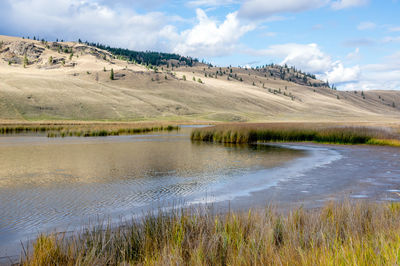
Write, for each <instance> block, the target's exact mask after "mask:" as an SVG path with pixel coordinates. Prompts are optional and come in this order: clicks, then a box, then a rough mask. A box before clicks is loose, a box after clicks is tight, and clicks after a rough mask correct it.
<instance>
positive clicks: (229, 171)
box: [0, 128, 305, 249]
mask: <svg viewBox="0 0 400 266" xmlns="http://www.w3.org/2000/svg"><path fill="white" fill-rule="evenodd" d="M190 130H191V129H188V128H186V129H182V130H181V131H180V132H179V133H176V132H175V133H165V134H158V135H135V136H119V137H106V138H65V139H61V138H59V139H48V138H45V137H29V136H24V137H2V138H0V246H1V245H3V246H7V245H8V244H9V243H14V242H18V243H19V240H20V239H26V238H27V237H33V236H35V235H36V234H37V233H38V232H42V231H49V230H61V231H63V230H67V229H71V228H73V227H74V226H76V225H81V224H82V223H85V221H86V222H87V221H88V220H89V219H94V218H95V217H102V216H104V217H108V216H111V217H122V216H127V215H129V216H131V215H132V214H137V213H141V212H142V211H143V210H146V209H149V208H153V207H156V206H167V205H169V204H171V203H173V204H177V203H178V202H185V203H197V202H205V201H216V200H218V199H219V200H225V199H233V198H234V197H236V196H237V195H240V194H241V193H243V192H245V191H246V190H248V189H250V190H251V187H257V186H258V185H265V184H267V183H268V182H266V180H265V177H263V179H260V176H257V175H256V176H254V177H253V178H252V177H251V175H252V174H253V175H254V173H259V171H262V170H265V169H273V168H276V167H279V166H283V165H285V164H287V163H288V162H291V161H292V160H294V159H296V158H300V157H302V156H305V152H303V151H300V150H292V149H289V148H281V147H271V146H265V145H258V146H248V145H246V146H232V145H231V146H229V145H218V144H207V143H191V141H190V140H189V137H188V134H189V132H190ZM251 179H252V180H251ZM254 182H255V183H254ZM0 249H1V247H0ZM3 249H4V248H3Z"/></svg>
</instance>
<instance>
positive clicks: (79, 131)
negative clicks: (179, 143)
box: [0, 123, 179, 138]
mask: <svg viewBox="0 0 400 266" xmlns="http://www.w3.org/2000/svg"><path fill="white" fill-rule="evenodd" d="M173 130H179V126H178V125H164V124H149V123H147V124H146V123H143V124H139V123H137V124H129V123H87V124H84V123H71V124H69V123H43V124H40V123H39V124H5V125H2V126H0V135H12V134H31V133H33V134H44V135H46V136H47V137H51V138H54V137H100V136H119V135H132V134H139V133H148V132H156V131H173Z"/></svg>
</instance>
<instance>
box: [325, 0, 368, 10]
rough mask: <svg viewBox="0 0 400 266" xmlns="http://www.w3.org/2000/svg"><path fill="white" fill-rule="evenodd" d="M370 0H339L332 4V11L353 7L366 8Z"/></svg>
mask: <svg viewBox="0 0 400 266" xmlns="http://www.w3.org/2000/svg"><path fill="white" fill-rule="evenodd" d="M368 2H369V1H368V0H338V1H334V2H333V3H332V4H331V7H332V9H335V10H340V9H345V8H351V7H358V6H364V5H366V4H368Z"/></svg>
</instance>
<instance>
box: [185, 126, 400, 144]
mask: <svg viewBox="0 0 400 266" xmlns="http://www.w3.org/2000/svg"><path fill="white" fill-rule="evenodd" d="M399 136H400V135H399V134H397V133H395V132H394V131H393V132H392V131H389V130H387V129H379V128H372V127H360V126H352V127H343V126H340V127H339V126H336V127H332V126H314V127H312V126H310V127H305V126H304V125H299V124H278V125H274V124H249V125H218V126H215V127H210V128H199V129H195V130H194V131H193V132H192V135H191V139H192V140H193V141H209V142H218V143H256V142H307V141H312V142H318V143H334V144H371V145H392V146H396V145H399V144H400V137H399Z"/></svg>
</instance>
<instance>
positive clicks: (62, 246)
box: [21, 202, 400, 265]
mask: <svg viewBox="0 0 400 266" xmlns="http://www.w3.org/2000/svg"><path fill="white" fill-rule="evenodd" d="M399 233H400V204H397V203H380V204H375V203H367V202H359V203H349V202H344V203H335V204H334V203H331V204H328V205H326V206H325V207H324V208H322V209H318V210H303V209H301V208H300V209H297V210H294V211H292V212H290V213H288V214H285V215H283V214H280V213H278V212H276V211H275V210H274V209H273V208H266V209H265V210H259V211H249V212H245V213H244V212H236V213H235V212H231V213H227V214H221V215H218V214H212V212H211V211H204V210H203V211H196V210H179V211H178V210H177V211H174V212H170V213H160V214H159V215H149V216H147V217H145V218H143V219H142V220H140V221H133V222H130V223H126V224H123V225H121V226H120V227H117V228H114V229H113V228H111V227H110V226H107V227H104V226H99V227H95V228H92V229H90V230H86V231H84V232H82V233H81V234H79V235H78V236H77V237H70V238H62V237H58V238H57V237H56V236H54V235H50V236H40V237H39V238H38V239H37V241H36V243H35V245H34V250H33V252H32V253H30V254H28V255H27V256H26V257H24V258H23V259H22V261H21V264H24V265H50V264H51V265H127V264H134V265H349V264H351V265H397V264H399V263H400V257H399V252H400V234H399Z"/></svg>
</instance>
